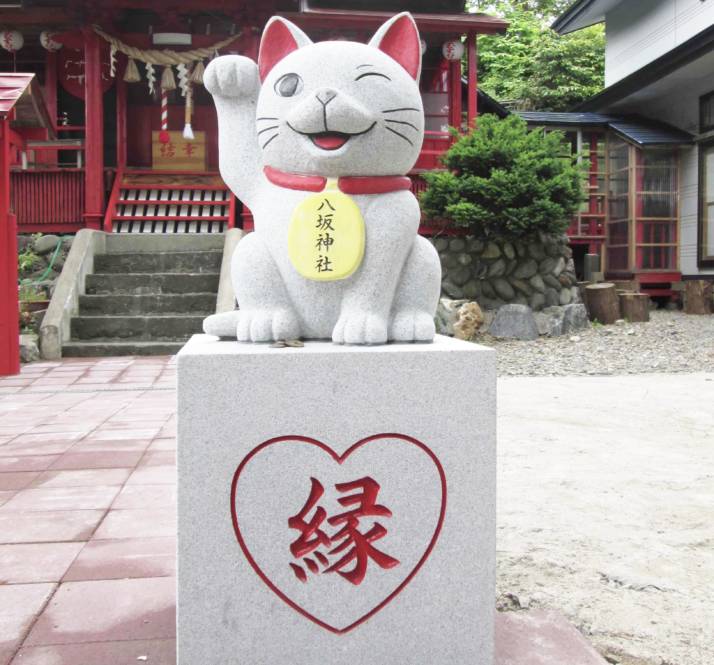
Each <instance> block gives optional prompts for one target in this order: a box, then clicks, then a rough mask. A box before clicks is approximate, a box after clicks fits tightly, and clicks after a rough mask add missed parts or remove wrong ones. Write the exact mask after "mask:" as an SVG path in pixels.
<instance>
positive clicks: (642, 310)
mask: <svg viewBox="0 0 714 665" xmlns="http://www.w3.org/2000/svg"><path fill="white" fill-rule="evenodd" d="M619 298H620V311H621V312H622V318H623V319H627V320H628V321H630V322H631V323H641V322H643V321H649V320H650V297H649V296H648V295H647V294H646V293H621V294H620V296H619Z"/></svg>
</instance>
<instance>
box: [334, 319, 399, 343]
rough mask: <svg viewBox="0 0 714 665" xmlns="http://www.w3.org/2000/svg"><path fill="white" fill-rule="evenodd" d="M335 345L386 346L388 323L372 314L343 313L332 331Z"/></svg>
mask: <svg viewBox="0 0 714 665" xmlns="http://www.w3.org/2000/svg"><path fill="white" fill-rule="evenodd" d="M332 341H333V342H334V343H335V344H385V343H386V341H387V321H386V320H385V319H384V317H382V316H380V315H378V314H373V313H371V312H363V311H355V312H343V313H342V314H341V315H340V318H339V319H338V320H337V324H336V325H335V328H334V330H333V331H332Z"/></svg>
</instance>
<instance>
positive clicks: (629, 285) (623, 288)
mask: <svg viewBox="0 0 714 665" xmlns="http://www.w3.org/2000/svg"><path fill="white" fill-rule="evenodd" d="M612 283H613V284H614V285H615V290H616V291H617V292H618V293H639V291H640V287H639V286H638V285H637V282H636V281H635V280H634V279H622V280H618V279H613V280H612Z"/></svg>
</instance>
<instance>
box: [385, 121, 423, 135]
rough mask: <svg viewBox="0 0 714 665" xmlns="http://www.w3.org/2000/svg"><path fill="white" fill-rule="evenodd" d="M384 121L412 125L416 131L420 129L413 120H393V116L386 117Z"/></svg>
mask: <svg viewBox="0 0 714 665" xmlns="http://www.w3.org/2000/svg"><path fill="white" fill-rule="evenodd" d="M384 122H395V123H397V124H398V125H408V126H409V127H411V128H412V129H413V130H414V131H416V132H418V131H419V128H418V127H417V126H416V125H414V124H412V123H411V122H407V121H406V120H392V119H391V118H385V119H384Z"/></svg>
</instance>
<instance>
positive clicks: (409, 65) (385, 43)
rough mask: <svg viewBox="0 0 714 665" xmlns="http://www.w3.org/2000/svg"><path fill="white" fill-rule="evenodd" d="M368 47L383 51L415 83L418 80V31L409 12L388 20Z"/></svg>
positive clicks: (419, 49) (419, 63)
mask: <svg viewBox="0 0 714 665" xmlns="http://www.w3.org/2000/svg"><path fill="white" fill-rule="evenodd" d="M369 45H370V46H374V48H378V49H379V50H380V51H384V52H385V53H386V54H387V55H388V56H390V57H392V58H393V59H394V60H396V61H397V62H398V63H399V64H400V65H401V66H402V67H404V69H406V70H407V72H408V73H409V75H410V76H411V77H412V78H413V79H414V80H415V81H418V80H419V73H420V70H421V43H420V41H419V30H418V29H417V26H416V23H415V22H414V19H413V18H412V15H411V14H410V13H409V12H402V13H401V14H397V15H396V16H393V17H392V18H390V19H389V20H388V21H387V22H386V23H384V24H383V25H382V26H381V27H380V28H379V30H377V32H376V33H375V34H374V37H372V39H370V41H369Z"/></svg>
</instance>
